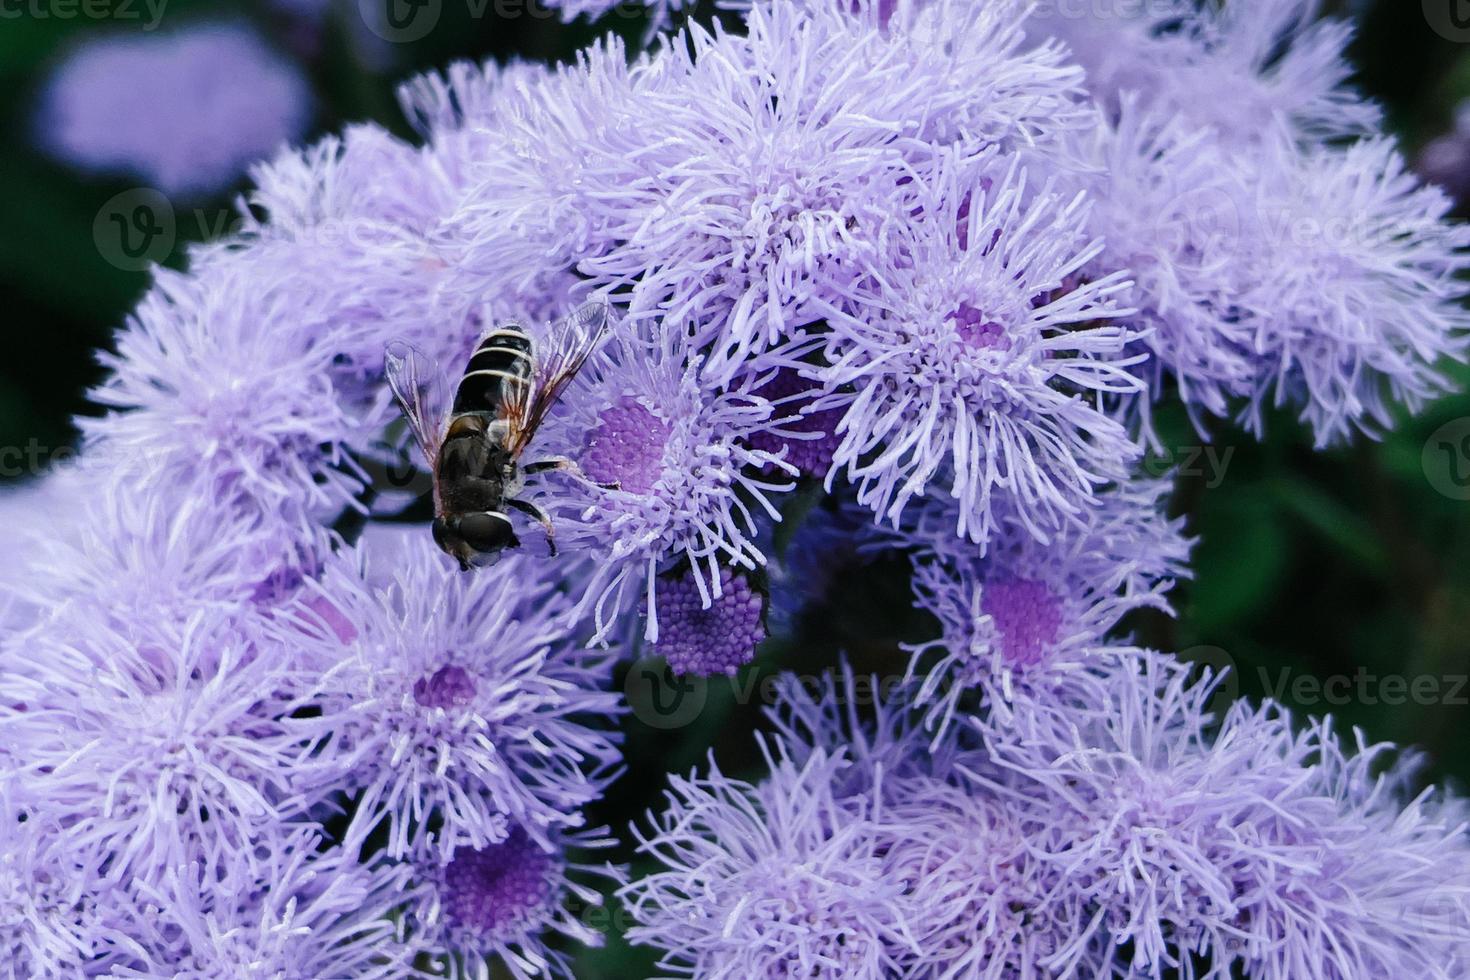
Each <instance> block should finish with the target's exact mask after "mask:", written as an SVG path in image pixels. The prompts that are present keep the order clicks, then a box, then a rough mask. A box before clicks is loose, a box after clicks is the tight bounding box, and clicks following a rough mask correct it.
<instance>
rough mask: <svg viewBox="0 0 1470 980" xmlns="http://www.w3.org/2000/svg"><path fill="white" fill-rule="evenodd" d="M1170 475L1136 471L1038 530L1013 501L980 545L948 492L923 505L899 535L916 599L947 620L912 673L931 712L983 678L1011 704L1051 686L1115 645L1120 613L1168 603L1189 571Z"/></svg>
mask: <svg viewBox="0 0 1470 980" xmlns="http://www.w3.org/2000/svg"><path fill="white" fill-rule="evenodd" d="M1168 490H1169V485H1168V483H1167V482H1166V481H1162V480H1158V481H1151V482H1147V481H1135V482H1134V483H1132V484H1128V485H1125V486H1124V487H1121V488H1118V489H1115V490H1112V491H1110V492H1108V493H1106V494H1103V495H1102V496H1101V497H1100V498H1099V501H1098V504H1097V506H1096V507H1094V508H1093V509H1091V510H1090V511H1088V512H1087V513H1086V514H1085V515H1084V521H1085V523H1082V524H1079V525H1074V526H1068V527H1065V528H1063V529H1062V530H1061V531H1059V532H1058V533H1057V534H1056V535H1055V536H1054V537H1053V538H1052V539H1050V540H1048V541H1045V542H1042V541H1038V540H1036V539H1035V538H1034V537H1032V536H1031V535H1030V534H1028V533H1027V532H1026V529H1025V528H1024V526H1023V524H1022V521H1021V519H1020V518H1019V517H1018V516H1016V515H1015V514H1014V513H1006V514H1005V516H1004V518H1003V520H1002V522H1001V527H1002V528H1003V529H1004V531H1005V533H1003V534H1002V535H1001V538H1000V543H999V544H998V546H997V547H995V548H992V549H991V550H990V551H988V552H986V554H985V555H984V556H981V555H978V554H976V553H975V552H974V550H973V549H972V548H967V547H966V546H965V543H964V542H963V541H962V540H960V539H956V538H955V537H954V535H953V523H952V521H953V518H952V516H951V515H950V513H949V511H950V510H951V509H952V507H951V506H950V505H946V504H932V505H926V506H924V507H922V508H920V510H919V512H918V515H917V520H916V521H915V522H914V524H913V527H912V529H910V530H906V531H904V532H903V533H902V534H901V535H900V536H899V540H900V541H902V542H905V543H907V544H909V545H910V547H912V548H914V549H915V550H914V551H913V552H912V558H913V562H914V591H915V600H916V604H917V605H918V606H919V607H920V608H922V609H925V610H927V611H928V612H930V613H932V614H933V615H934V617H935V618H936V619H938V620H939V623H940V628H941V635H940V637H939V638H938V639H936V640H933V641H931V642H928V643H923V644H920V645H918V646H916V647H913V648H912V650H911V652H912V659H911V661H910V664H909V675H910V676H911V677H919V678H921V679H920V680H919V682H918V683H919V687H918V691H917V694H916V700H917V701H918V702H919V703H922V704H926V705H928V706H929V707H928V711H927V715H926V718H927V722H928V724H929V725H931V726H938V727H939V728H941V729H942V728H943V727H944V726H946V725H948V724H949V723H950V720H951V719H952V718H953V716H954V714H955V712H956V710H957V709H958V707H959V705H960V703H961V700H962V698H963V697H964V695H965V694H966V693H967V692H969V691H972V690H976V689H978V692H979V693H983V694H984V695H985V696H986V699H987V701H988V702H989V703H990V707H991V710H992V711H996V712H1003V711H1004V706H1005V703H1006V702H1008V701H1009V700H1010V699H1011V698H1012V697H1013V696H1014V695H1015V692H1016V690H1017V689H1018V688H1030V687H1033V686H1034V687H1039V688H1046V687H1048V686H1050V685H1053V684H1055V683H1056V682H1057V681H1058V679H1060V678H1065V677H1066V676H1067V675H1068V674H1069V673H1070V672H1072V671H1074V670H1076V669H1078V668H1079V667H1080V666H1082V665H1083V664H1084V663H1086V662H1087V661H1088V660H1090V659H1092V658H1095V657H1099V656H1102V655H1104V654H1105V652H1106V651H1107V650H1108V649H1109V648H1111V647H1112V646H1114V645H1116V638H1113V637H1112V636H1111V634H1112V632H1113V630H1114V628H1115V627H1116V626H1117V625H1118V622H1119V620H1121V619H1122V618H1123V616H1124V615H1126V614H1127V613H1129V612H1131V611H1133V610H1135V609H1140V608H1146V607H1147V608H1155V609H1162V610H1164V611H1165V612H1169V611H1170V607H1169V604H1168V602H1167V599H1166V595H1167V593H1168V591H1169V589H1170V587H1171V586H1172V585H1173V580H1174V578H1175V577H1177V576H1180V575H1183V574H1186V572H1185V559H1186V557H1187V555H1188V542H1187V541H1186V540H1185V539H1184V538H1183V536H1182V533H1181V531H1182V528H1181V523H1180V522H1179V521H1171V520H1169V519H1167V518H1166V517H1165V516H1164V515H1163V513H1162V508H1163V501H1164V498H1165V495H1166V494H1167V492H1168Z"/></svg>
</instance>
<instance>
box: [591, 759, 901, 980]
mask: <svg viewBox="0 0 1470 980" xmlns="http://www.w3.org/2000/svg"><path fill="white" fill-rule="evenodd" d="M770 755H771V754H770V753H769V752H767V756H768V759H770V761H771V763H772V773H771V775H770V776H769V777H767V778H766V780H765V781H764V782H762V783H760V784H759V785H751V784H750V783H746V782H742V781H740V780H735V779H731V778H729V777H728V776H725V775H724V774H723V773H721V772H720V771H719V769H718V768H716V767H715V765H714V763H713V761H711V764H710V772H709V774H708V775H706V776H695V775H692V774H691V775H690V776H689V777H688V778H683V777H677V776H676V777H674V778H673V779H672V780H671V782H672V789H671V790H670V791H669V793H668V794H667V795H668V804H667V807H666V809H665V810H664V812H663V813H662V814H658V815H656V816H651V820H652V821H653V827H652V832H651V833H650V834H648V835H646V836H645V835H644V834H643V833H642V831H639V832H638V833H639V840H640V847H639V849H640V850H641V851H643V852H645V853H647V854H649V855H650V856H651V857H653V858H654V859H655V860H656V861H657V862H658V864H659V865H660V867H659V869H658V870H656V871H653V872H651V873H649V874H647V875H645V876H644V877H642V878H640V879H638V880H636V881H634V882H632V883H631V884H629V885H627V886H625V887H624V888H623V889H621V890H620V892H619V896H620V898H621V899H622V900H623V902H624V903H625V905H626V907H627V908H628V910H629V912H630V913H631V914H632V916H633V918H634V919H635V920H636V922H637V924H636V925H634V926H633V927H632V928H630V929H629V930H628V938H629V939H631V940H632V941H634V942H636V943H642V944H645V945H649V946H653V947H655V948H657V949H659V950H661V951H662V954H663V955H662V958H661V959H660V960H659V969H660V970H667V971H669V972H670V973H671V974H672V975H675V976H690V977H700V978H702V980H734V978H737V977H738V978H748V977H782V976H791V975H793V974H795V975H799V976H805V977H819V978H824V980H838V978H844V980H847V978H872V980H877V978H880V977H892V976H895V975H896V970H897V969H898V964H899V961H900V957H901V956H903V955H906V954H907V953H908V952H910V951H913V950H914V949H915V943H914V939H913V937H912V936H911V935H909V930H908V926H907V920H908V916H909V915H910V911H909V909H908V907H907V903H908V898H907V896H906V895H905V888H904V884H903V883H902V882H900V881H897V880H895V879H893V878H891V877H889V876H887V875H886V874H885V868H884V862H883V856H882V850H881V847H880V843H879V838H878V835H877V834H876V833H875V830H876V826H877V823H876V821H877V819H878V812H879V811H878V808H876V807H862V806H860V805H859V804H858V803H857V802H855V801H852V800H848V801H839V800H838V799H837V798H836V797H835V796H834V795H833V792H832V787H833V782H834V779H835V778H836V776H837V774H838V772H839V771H840V770H841V769H842V768H843V767H844V766H845V765H847V763H846V762H845V760H843V759H842V757H841V756H840V755H838V756H829V755H827V754H826V753H824V752H821V751H814V752H812V753H811V754H810V755H809V756H808V758H807V759H806V761H805V762H803V763H801V764H797V763H795V762H794V761H792V760H791V759H788V758H784V757H781V758H770Z"/></svg>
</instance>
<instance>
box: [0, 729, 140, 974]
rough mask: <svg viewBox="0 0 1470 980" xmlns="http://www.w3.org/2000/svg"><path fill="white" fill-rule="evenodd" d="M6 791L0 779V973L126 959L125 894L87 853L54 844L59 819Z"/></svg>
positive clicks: (104, 966) (55, 970) (91, 967)
mask: <svg viewBox="0 0 1470 980" xmlns="http://www.w3.org/2000/svg"><path fill="white" fill-rule="evenodd" d="M0 761H3V756H0ZM7 789H8V787H7V785H6V784H5V783H4V782H0V806H3V811H0V813H3V823H0V831H3V832H0V977H3V978H4V980H31V978H32V977H62V976H67V977H94V976H104V975H110V971H111V970H112V969H114V968H115V967H117V966H118V965H119V964H123V963H128V962H131V961H133V959H134V957H135V955H136V953H137V952H138V950H139V947H138V945H137V943H136V942H135V941H134V940H133V939H132V938H131V936H130V933H131V931H132V926H133V921H134V919H133V916H134V914H135V909H134V907H133V905H132V903H131V900H130V899H129V897H128V896H127V895H126V893H124V892H123V890H122V889H120V888H118V887H116V886H115V885H113V884H111V883H109V882H107V881H105V880H104V879H103V876H102V874H101V869H100V867H99V866H98V865H97V864H95V863H92V862H91V861H90V859H89V858H90V856H79V855H78V854H76V853H74V852H69V851H68V849H67V848H65V847H63V846H57V843H56V842H57V841H59V840H64V835H65V828H64V826H63V825H62V824H61V823H60V822H58V821H56V820H55V819H54V818H53V817H51V816H50V815H49V814H47V813H46V812H44V809H42V808H38V807H34V806H31V807H25V808H22V807H20V806H19V805H18V802H19V801H18V800H16V799H15V798H14V797H12V796H11V795H10V794H9V793H8V792H7ZM20 817H24V819H23V820H22V819H19V818H20Z"/></svg>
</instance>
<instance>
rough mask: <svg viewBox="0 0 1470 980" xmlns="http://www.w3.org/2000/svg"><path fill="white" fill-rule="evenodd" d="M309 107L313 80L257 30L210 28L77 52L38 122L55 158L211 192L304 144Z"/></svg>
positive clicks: (165, 187)
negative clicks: (262, 160) (279, 151)
mask: <svg viewBox="0 0 1470 980" xmlns="http://www.w3.org/2000/svg"><path fill="white" fill-rule="evenodd" d="M310 101H311V100H310V92H309V90H308V88H307V85H306V80H305V79H304V78H302V77H301V74H300V73H299V72H298V71H297V70H296V69H295V68H294V67H293V66H292V65H290V64H289V63H287V62H286V61H285V60H284V59H282V58H281V57H279V56H278V55H276V54H275V53H274V52H272V51H271V50H270V49H269V48H268V47H266V45H265V44H264V43H263V42H262V41H261V40H260V38H258V37H257V36H256V35H255V34H254V33H253V32H252V31H250V30H248V29H246V28H244V27H242V26H240V25H236V24H229V23H224V24H209V25H200V26H196V27H193V28H190V29H188V30H183V31H178V32H175V33H168V34H158V35H148V34H144V35H138V36H132V37H125V36H114V37H108V38H102V39H98V40H93V41H91V42H89V43H88V44H86V45H84V46H82V47H80V48H78V49H77V50H76V51H75V52H73V53H72V54H71V55H70V56H69V57H68V58H67V59H66V61H64V62H63V63H62V64H61V66H60V67H59V68H58V69H57V71H56V74H55V75H54V76H53V77H52V78H51V80H50V82H49V84H48V86H47V90H46V92H45V94H44V96H43V99H42V104H41V109H40V112H39V114H38V118H37V120H36V125H37V129H38V131H39V136H40V140H41V142H42V144H43V145H44V146H45V147H46V149H47V150H49V151H50V152H51V153H52V154H54V155H55V156H57V157H59V158H61V159H63V160H65V161H67V162H69V163H72V164H74V165H76V166H78V167H80V168H83V169H85V170H91V171H102V172H108V173H127V174H133V175H136V176H137V177H140V178H141V179H143V180H145V181H147V182H148V183H149V184H151V185H153V186H155V187H157V188H158V189H159V190H161V191H163V192H164V193H165V194H202V193H209V192H213V191H217V190H220V189H222V188H224V187H226V186H228V185H229V184H230V183H232V182H233V181H234V180H235V179H236V178H237V177H239V176H240V175H241V174H242V173H244V171H245V168H246V166H247V165H248V164H250V163H252V162H253V161H254V160H256V159H257V158H259V157H262V156H265V155H267V154H269V153H271V152H273V151H275V150H276V148H277V147H279V146H280V145H281V144H282V143H285V142H288V141H290V140H294V139H297V138H298V137H300V136H301V134H302V133H303V131H304V130H305V128H306V124H307V122H308V120H309V119H310V115H311V110H310Z"/></svg>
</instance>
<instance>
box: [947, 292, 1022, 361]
mask: <svg viewBox="0 0 1470 980" xmlns="http://www.w3.org/2000/svg"><path fill="white" fill-rule="evenodd" d="M949 318H950V319H951V320H953V321H954V329H955V333H957V334H959V336H960V340H962V341H964V342H965V344H966V346H969V347H973V348H975V349H976V350H1010V348H1011V342H1010V341H1009V340H1008V339H1006V335H1005V328H1004V327H1002V326H1001V325H1000V324H999V323H996V322H995V321H994V320H989V319H986V316H985V313H984V312H983V311H981V310H977V309H975V307H973V306H971V305H970V304H969V303H961V304H960V308H959V309H957V310H955V311H954V312H953V313H951V314H950V315H949Z"/></svg>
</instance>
